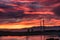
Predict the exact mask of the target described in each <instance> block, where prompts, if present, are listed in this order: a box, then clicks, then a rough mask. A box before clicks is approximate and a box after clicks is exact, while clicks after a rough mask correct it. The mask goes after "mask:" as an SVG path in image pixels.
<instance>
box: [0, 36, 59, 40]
mask: <svg viewBox="0 0 60 40" xmlns="http://www.w3.org/2000/svg"><path fill="white" fill-rule="evenodd" d="M0 40H60V37H59V36H57V35H35V36H1V37H0Z"/></svg>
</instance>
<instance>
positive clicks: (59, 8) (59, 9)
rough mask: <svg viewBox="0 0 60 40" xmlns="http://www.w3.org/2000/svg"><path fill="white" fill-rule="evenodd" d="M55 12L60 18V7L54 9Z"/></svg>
mask: <svg viewBox="0 0 60 40" xmlns="http://www.w3.org/2000/svg"><path fill="white" fill-rule="evenodd" d="M53 12H54V14H55V15H57V16H60V6H58V7H55V8H53Z"/></svg>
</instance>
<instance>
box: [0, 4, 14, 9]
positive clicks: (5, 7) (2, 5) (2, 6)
mask: <svg viewBox="0 0 60 40" xmlns="http://www.w3.org/2000/svg"><path fill="white" fill-rule="evenodd" d="M0 8H3V9H11V8H14V7H13V6H10V5H5V4H0Z"/></svg>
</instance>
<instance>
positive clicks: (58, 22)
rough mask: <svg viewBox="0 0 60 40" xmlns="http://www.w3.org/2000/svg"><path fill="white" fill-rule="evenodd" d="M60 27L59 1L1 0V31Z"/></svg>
mask: <svg viewBox="0 0 60 40" xmlns="http://www.w3.org/2000/svg"><path fill="white" fill-rule="evenodd" d="M43 21H44V26H60V1H59V0H53V1H52V0H0V29H20V28H30V27H34V26H36V27H37V26H43Z"/></svg>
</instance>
